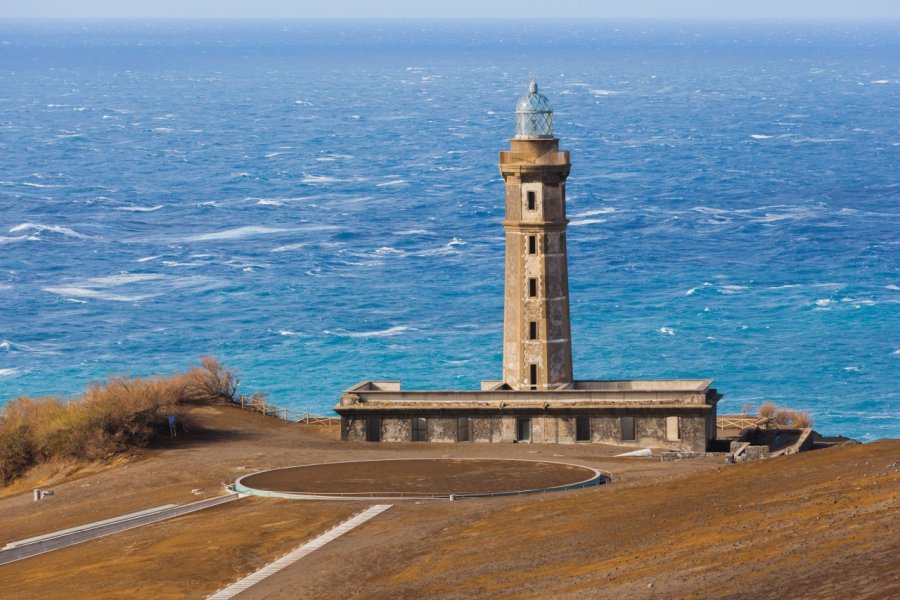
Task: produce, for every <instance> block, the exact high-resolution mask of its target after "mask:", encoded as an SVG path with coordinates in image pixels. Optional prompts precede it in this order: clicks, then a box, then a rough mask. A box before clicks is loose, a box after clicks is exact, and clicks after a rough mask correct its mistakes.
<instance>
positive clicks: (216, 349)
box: [0, 21, 900, 440]
mask: <svg viewBox="0 0 900 600" xmlns="http://www.w3.org/2000/svg"><path fill="white" fill-rule="evenodd" d="M532 74H533V75H535V76H536V77H537V80H538V81H539V83H540V86H541V91H542V92H544V93H545V94H547V96H548V97H549V98H550V100H551V101H552V103H553V105H554V109H555V111H556V112H555V119H556V133H557V135H558V137H559V138H560V140H561V141H560V145H561V147H562V148H564V149H568V150H570V151H571V160H572V174H571V177H570V178H569V182H568V185H567V192H568V212H569V218H570V219H571V223H570V224H569V236H568V240H569V273H570V288H571V303H572V306H571V308H572V319H573V321H572V335H573V350H574V365H575V374H576V377H577V378H581V379H592V378H593V379H599V378H657V377H710V378H714V379H715V380H716V387H717V389H718V390H719V391H720V392H721V393H723V394H724V400H723V401H722V403H721V404H720V412H736V411H740V410H741V409H742V408H743V407H745V406H752V407H758V406H759V405H760V404H761V403H763V402H769V401H772V402H776V403H778V404H785V405H789V406H790V407H793V408H797V409H802V410H808V411H810V412H811V413H812V414H813V417H814V419H815V425H816V428H817V429H818V430H819V431H822V432H825V433H831V434H845V435H849V436H853V437H856V438H859V439H862V440H872V439H876V438H881V437H898V436H900V390H898V388H900V385H898V384H900V271H898V268H900V161H898V159H900V23H896V22H895V23H882V24H871V23H870V24H865V23H838V22H820V23H796V22H794V23H767V22H752V23H728V22H705V23H696V22H668V23H667V22H633V21H622V22H602V21H596V22H590V21H588V22H583V21H582V22H565V21H558V22H546V21H529V22H500V21H495V22H477V21H470V22H454V21H443V22H439V21H434V22H429V21H404V22H370V21H314V22H299V21H289V22H274V21H271V22H268V21H261V22H256V23H236V22H234V23H232V22H227V21H224V22H178V21H172V22H167V21H159V22H152V23H136V22H118V21H106V22H103V21H94V22H68V21H48V22H24V21H16V22H13V21H2V22H0V157H2V158H0V403H2V402H3V401H5V400H8V399H10V398H13V397H15V396H17V395H19V394H34V395H48V394H52V395H62V396H70V395H75V394H77V393H78V392H79V391H80V390H82V389H83V388H84V386H85V385H86V384H87V383H88V382H91V381H97V380H102V379H104V378H105V377H107V376H108V375H110V374H134V375H145V374H153V373H168V372H173V371H178V370H183V369H185V368H187V367H189V366H190V365H192V364H195V363H196V362H197V360H198V358H199V357H200V356H201V355H203V354H212V355H215V356H217V357H219V358H220V359H221V360H222V361H223V362H224V363H225V364H226V365H228V366H230V367H232V368H235V369H236V370H237V371H238V372H239V374H240V378H241V390H242V391H244V392H246V393H249V392H252V391H257V390H258V391H263V392H266V393H268V395H269V400H270V401H271V402H273V403H275V404H279V405H282V406H288V407H293V408H296V409H299V410H306V411H311V412H315V413H323V414H327V413H330V410H331V407H332V406H333V405H334V403H335V402H336V401H337V399H338V397H339V395H340V393H341V391H342V390H343V389H345V388H346V387H349V386H350V385H352V384H354V383H356V382H358V381H360V380H364V379H370V378H381V379H400V380H402V381H403V385H404V387H405V388H417V387H418V388H476V387H477V386H478V382H479V381H480V380H481V379H491V378H497V377H498V376H499V374H500V368H501V352H502V350H501V337H502V316H503V253H504V246H503V244H504V237H503V229H502V227H501V221H502V219H503V198H504V188H503V181H502V179H501V177H500V175H499V172H498V168H497V162H498V152H499V151H500V150H503V149H504V148H507V147H508V139H509V137H511V135H512V134H513V130H514V122H513V109H514V106H515V103H516V100H517V99H518V97H519V96H520V95H521V94H522V93H524V92H525V91H526V89H527V84H528V82H529V78H530V76H531V75H532Z"/></svg>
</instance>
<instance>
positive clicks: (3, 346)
mask: <svg viewBox="0 0 900 600" xmlns="http://www.w3.org/2000/svg"><path fill="white" fill-rule="evenodd" d="M12 346H13V345H12V343H11V342H10V341H9V340H3V341H2V342H0V350H6V351H7V352H9V351H10V350H12Z"/></svg>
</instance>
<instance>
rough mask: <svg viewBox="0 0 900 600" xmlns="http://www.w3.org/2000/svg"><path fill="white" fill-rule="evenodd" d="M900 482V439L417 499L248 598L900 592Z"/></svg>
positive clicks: (861, 595)
mask: <svg viewBox="0 0 900 600" xmlns="http://www.w3.org/2000/svg"><path fill="white" fill-rule="evenodd" d="M898 493H900V442H898V441H896V440H892V441H884V442H876V443H873V444H867V445H864V446H844V447H838V448H833V449H828V450H821V451H818V452H813V453H807V454H800V455H794V456H790V457H784V458H780V459H772V460H769V461H763V462H758V463H750V464H743V465H736V466H727V467H726V466H724V465H723V466H722V467H720V468H717V469H715V470H711V471H706V472H701V473H688V474H680V475H676V476H674V477H672V478H666V479H664V480H655V481H654V480H649V479H645V480H643V481H636V482H632V483H630V484H625V485H620V486H618V487H617V486H616V485H615V483H614V484H613V485H610V486H604V487H601V488H596V489H593V490H585V491H582V492H576V493H567V494H559V495H555V496H542V497H540V498H537V499H535V498H531V499H520V500H517V501H514V502H503V503H496V502H493V501H479V502H477V503H474V502H473V503H468V504H467V503H465V502H458V503H454V504H453V505H450V504H444V505H440V506H438V505H428V506H413V507H405V508H403V507H401V508H403V509H402V510H400V509H395V510H392V511H389V513H385V514H384V515H382V517H380V518H379V519H377V520H376V521H374V522H372V523H371V524H370V525H368V526H367V527H366V528H365V529H364V530H359V531H356V532H352V533H351V534H350V535H348V536H347V538H346V539H343V540H339V541H338V542H335V544H334V546H332V547H328V548H325V549H323V550H322V551H320V552H319V553H316V554H315V555H311V556H309V557H307V559H305V561H306V562H305V564H304V565H303V567H302V569H301V568H299V566H296V567H294V568H292V569H290V570H289V571H286V572H284V573H282V574H279V575H277V576H275V577H273V578H272V579H271V580H269V581H267V582H263V584H261V585H259V586H257V587H256V588H254V589H253V590H251V591H250V593H248V594H247V595H246V597H247V598H265V597H268V598H290V597H316V598H343V597H372V598H398V597H405V598H412V597H441V598H471V597H522V596H530V597H553V598H560V597H563V598H565V597H572V598H582V597H583V598H600V597H602V598H652V597H656V598H725V597H728V598H748V599H749V598H779V599H781V598H786V597H787V598H850V597H852V598H897V597H900V559H898V556H900V515H898ZM373 555H377V556H378V560H377V561H374V560H373Z"/></svg>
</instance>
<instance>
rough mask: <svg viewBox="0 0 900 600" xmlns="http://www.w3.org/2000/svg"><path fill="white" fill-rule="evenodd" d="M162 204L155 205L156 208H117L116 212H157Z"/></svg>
mask: <svg viewBox="0 0 900 600" xmlns="http://www.w3.org/2000/svg"><path fill="white" fill-rule="evenodd" d="M163 206H164V205H163V204H157V205H156V206H118V207H116V210H126V211H129V212H153V211H155V210H159V209H161V208H162V207H163Z"/></svg>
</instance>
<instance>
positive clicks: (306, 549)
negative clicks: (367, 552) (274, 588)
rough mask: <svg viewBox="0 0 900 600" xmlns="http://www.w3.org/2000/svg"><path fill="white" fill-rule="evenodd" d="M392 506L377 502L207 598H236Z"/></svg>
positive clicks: (209, 599)
mask: <svg viewBox="0 0 900 600" xmlns="http://www.w3.org/2000/svg"><path fill="white" fill-rule="evenodd" d="M391 506H393V504H376V505H375V506H370V507H369V508H367V509H366V510H364V511H362V512H361V513H357V514H356V515H354V516H352V517H350V518H349V519H347V520H346V521H344V522H343V523H340V524H339V525H337V526H336V527H333V528H331V529H329V530H328V531H326V532H325V533H323V534H322V535H320V536H319V537H317V538H315V539H313V540H311V541H309V542H307V543H305V544H303V545H302V546H300V547H299V548H297V549H296V550H292V551H291V552H288V553H287V554H285V555H284V556H282V557H281V558H279V559H278V560H275V561H273V562H270V563H269V564H267V565H266V566H264V567H263V568H262V569H260V570H259V571H256V572H255V573H250V574H249V575H247V576H246V577H244V578H243V579H241V580H240V581H237V582H235V583H232V584H231V585H229V586H228V587H226V588H224V589H221V590H219V591H218V592H216V593H215V594H213V595H211V596H208V597H207V600H229V599H230V598H234V597H235V596H237V595H238V594H240V593H241V592H243V591H244V590H246V589H248V588H250V587H251V586H253V585H256V584H257V583H259V582H260V581H262V580H263V579H265V578H266V577H269V576H270V575H274V574H275V573H277V572H278V571H280V570H282V569H283V568H285V567H287V566H288V565H292V564H294V563H295V562H297V561H298V560H300V559H301V558H303V557H304V556H306V555H307V554H309V553H311V552H313V551H314V550H317V549H319V548H321V547H322V546H324V545H325V544H327V543H328V542H330V541H332V540H335V539H337V538H339V537H341V536H342V535H344V534H345V533H347V532H348V531H350V530H352V529H355V528H356V527H359V526H360V525H362V524H363V523H365V522H366V521H368V520H369V519H372V518H374V517H377V516H378V515H380V514H381V513H383V512H384V511H386V510H387V509H389V508H390V507H391Z"/></svg>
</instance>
